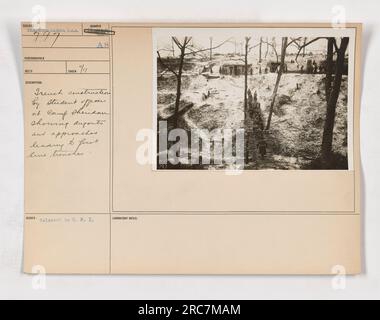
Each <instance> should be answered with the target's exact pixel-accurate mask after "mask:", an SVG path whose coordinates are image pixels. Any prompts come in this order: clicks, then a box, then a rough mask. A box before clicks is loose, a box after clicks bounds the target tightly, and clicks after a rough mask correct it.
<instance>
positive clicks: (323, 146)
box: [22, 23, 361, 274]
mask: <svg viewBox="0 0 380 320" xmlns="http://www.w3.org/2000/svg"><path fill="white" fill-rule="evenodd" d="M22 39H23V61H24V95H25V99H24V100H25V259H24V270H25V272H27V273H34V272H39V271H40V268H43V270H45V271H46V272H47V273H53V274H54V273H61V274H65V273H73V274H83V273H85V274H86V273H88V274H331V273H332V272H333V270H335V269H334V268H335V267H336V266H340V267H343V268H344V270H345V272H347V273H348V274H357V273H360V271H361V254H360V251H361V250H360V248H361V234H360V233H361V227H360V226H361V223H360V220H361V218H360V153H359V151H360V150H359V113H360V109H359V108H360V59H361V56H360V49H361V25H359V24H349V25H346V28H344V29H333V28H331V26H330V25H327V24H306V25H305V24H270V25H269V24H268V25H266V24H261V25H260V24H241V25H240V24H239V25H229V24H213V25H211V24H208V25H207V24H203V25H202V24H178V25H170V24H160V25H153V24H149V25H148V24H144V25H138V24H124V23H48V24H47V25H46V26H45V27H44V28H39V29H36V28H35V27H34V26H33V25H32V24H31V23H23V24H22ZM330 49H331V50H330ZM343 49H344V50H343ZM329 52H331V54H332V56H331V57H332V60H329ZM182 58H183V59H182ZM282 58H283V59H282ZM181 61H182V63H181ZM329 61H331V64H329ZM329 74H330V75H331V81H330V87H329V88H328V86H327V87H326V83H328V82H327V80H326V79H327V78H328V77H329ZM276 84H277V85H276ZM334 89H337V90H334ZM178 92H180V94H178ZM327 92H329V99H328V97H327ZM334 95H335V100H334ZM176 97H178V99H176ZM272 102H273V103H272ZM329 108H330V109H329ZM329 110H330V111H333V112H332V113H331V112H330V113H329ZM329 117H330V118H329ZM331 117H332V118H331ZM328 119H330V120H332V121H330V124H332V128H330V127H329V120H328ZM164 126H166V127H164ZM165 128H166V129H165ZM171 129H174V130H172V131H171ZM197 129H201V130H197ZM215 129H221V131H215ZM241 129H244V130H243V134H242V137H244V139H243V140H242V141H243V144H242V150H243V152H242V153H239V150H240V149H239V138H238V137H239V134H240V131H239V130H241ZM331 129H332V130H331ZM213 130H214V131H213ZM163 132H164V133H167V135H164V139H163V138H162V137H163ZM199 132H200V133H201V134H200V135H203V134H206V135H207V134H210V132H211V135H212V134H214V133H215V132H216V133H217V134H222V135H224V136H222V138H215V137H214V136H213V137H212V139H214V140H213V144H212V145H213V148H210V150H209V152H208V153H205V152H206V151H207V146H208V145H207V144H202V143H203V142H204V141H206V140H207V139H206V138H205V136H202V137H203V138H202V139H201V140H200V145H201V146H202V147H201V153H200V154H195V151H199V150H198V149H197V148H195V147H194V146H196V144H193V141H195V142H196V143H198V142H197V140H192V139H193V137H194V134H198V133H199ZM227 133H228V134H230V136H228V135H226V134H227ZM329 133H331V134H330V135H329ZM171 135H172V136H171ZM173 137H174V139H173ZM188 137H189V140H186V139H187V138H188ZM229 137H232V138H233V139H231V143H230V144H228V143H226V141H227V142H228V138H229ZM240 137H241V135H240ZM181 138H185V140H186V142H187V143H185V146H186V148H182V149H181V148H180V147H181V145H180V142H181ZM178 139H179V140H178ZM182 140H183V139H182ZM190 141H191V143H190ZM329 141H330V143H329ZM217 142H221V144H219V146H221V147H220V148H221V149H220V150H222V152H221V158H220V159H221V162H218V160H220V159H218V157H217V155H218V153H217V147H216V146H217V145H218V144H217ZM231 145H233V146H234V147H232V151H231V152H230V155H231V156H227V155H228V154H229V153H228V152H227V151H228V150H229V149H228V148H229V146H231ZM173 150H174V151H173ZM194 154H195V156H194ZM239 155H240V157H239ZM329 155H330V156H329ZM239 161H240V162H239Z"/></svg>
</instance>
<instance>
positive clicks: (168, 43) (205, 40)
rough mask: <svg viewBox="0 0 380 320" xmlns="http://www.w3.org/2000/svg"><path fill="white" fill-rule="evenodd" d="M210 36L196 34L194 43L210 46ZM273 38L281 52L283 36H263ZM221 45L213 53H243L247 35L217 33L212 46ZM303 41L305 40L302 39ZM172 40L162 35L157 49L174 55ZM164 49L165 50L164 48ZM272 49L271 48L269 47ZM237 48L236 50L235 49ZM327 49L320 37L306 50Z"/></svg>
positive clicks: (293, 49)
mask: <svg viewBox="0 0 380 320" xmlns="http://www.w3.org/2000/svg"><path fill="white" fill-rule="evenodd" d="M210 38H211V36H210V37H207V36H202V37H200V36H196V37H192V45H193V46H194V47H196V48H197V49H206V48H210ZM177 39H178V40H180V41H181V42H183V39H184V37H178V38H177ZM273 39H275V42H276V50H277V52H278V53H279V54H280V52H281V41H282V38H281V37H263V41H267V40H268V41H269V42H270V43H272V42H273ZM291 39H294V38H288V41H291ZM312 39H313V38H308V39H307V41H310V40H312ZM226 40H228V42H226V43H225V44H223V45H222V46H221V47H219V48H216V49H214V50H213V53H214V54H215V53H220V54H227V53H235V52H236V53H243V52H244V46H245V37H237V36H231V37H229V36H228V35H223V36H222V35H215V36H212V47H216V46H218V45H219V44H221V43H223V42H225V41H226ZM259 42H260V38H258V37H252V38H251V40H250V46H256V45H257V44H259ZM301 42H303V40H302V41H301ZM338 45H339V41H338ZM266 47H267V45H266V44H265V43H264V44H263V45H262V50H263V52H264V53H265V51H266ZM172 48H173V47H172V40H171V37H170V36H161V37H158V38H157V49H158V50H160V54H161V55H162V56H168V55H172V52H169V51H168V50H172ZM174 48H175V52H176V55H177V54H178V53H179V49H178V48H177V46H176V45H175V44H174ZM162 49H164V50H162ZM269 49H270V50H271V48H270V47H269ZM235 50H236V51H235ZM326 50H327V40H325V39H320V40H318V41H316V42H314V43H312V44H310V45H309V46H308V47H307V48H306V52H310V51H311V52H313V53H319V52H326ZM255 52H257V53H258V52H259V47H258V46H257V47H256V48H254V49H252V51H251V53H255ZM297 52H298V49H297V48H296V46H294V45H290V46H289V47H288V49H287V53H297Z"/></svg>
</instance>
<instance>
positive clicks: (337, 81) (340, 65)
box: [321, 37, 349, 168]
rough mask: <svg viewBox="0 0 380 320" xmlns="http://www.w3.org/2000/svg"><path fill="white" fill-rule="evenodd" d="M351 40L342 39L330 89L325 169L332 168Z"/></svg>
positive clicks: (326, 122) (324, 133)
mask: <svg viewBox="0 0 380 320" xmlns="http://www.w3.org/2000/svg"><path fill="white" fill-rule="evenodd" d="M348 42H349V38H347V37H345V38H343V39H342V41H341V44H340V47H339V50H338V53H337V59H336V68H335V69H336V71H335V77H334V83H333V86H332V88H331V89H330V90H331V91H330V95H329V97H328V102H327V109H326V119H325V126H324V130H323V139H322V150H321V160H322V166H323V167H325V168H328V167H330V163H331V160H332V159H331V156H332V141H333V135H334V125H335V115H336V104H337V102H338V98H339V94H340V89H341V85H342V76H343V70H344V58H345V55H346V50H347V47H348Z"/></svg>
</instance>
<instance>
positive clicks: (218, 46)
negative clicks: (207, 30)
mask: <svg viewBox="0 0 380 320" xmlns="http://www.w3.org/2000/svg"><path fill="white" fill-rule="evenodd" d="M231 39H232V38H229V39H227V40H226V41H223V42H222V43H220V44H218V45H217V46H215V47H212V48H206V49H201V50H198V51H192V52H188V53H185V56H187V55H189V54H196V53H200V52H204V51H209V50H215V49H218V48H220V47H221V46H222V45H224V44H226V43H227V42H229V41H231Z"/></svg>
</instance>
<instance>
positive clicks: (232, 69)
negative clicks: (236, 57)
mask: <svg viewBox="0 0 380 320" xmlns="http://www.w3.org/2000/svg"><path fill="white" fill-rule="evenodd" d="M247 68H248V74H249V75H252V74H253V68H252V64H248V67H247ZM219 73H220V74H221V75H226V76H242V75H244V74H245V64H244V63H243V62H240V61H228V62H225V63H223V64H222V65H221V66H220V69H219Z"/></svg>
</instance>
